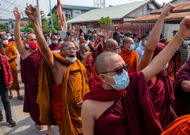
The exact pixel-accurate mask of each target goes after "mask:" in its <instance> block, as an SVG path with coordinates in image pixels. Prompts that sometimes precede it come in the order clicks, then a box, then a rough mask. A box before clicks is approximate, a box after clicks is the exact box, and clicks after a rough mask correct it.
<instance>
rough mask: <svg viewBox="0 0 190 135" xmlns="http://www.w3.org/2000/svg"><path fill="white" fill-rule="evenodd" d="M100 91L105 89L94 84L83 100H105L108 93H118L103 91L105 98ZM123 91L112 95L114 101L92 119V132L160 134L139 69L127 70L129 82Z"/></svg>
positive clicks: (134, 134) (159, 125) (111, 134)
mask: <svg viewBox="0 0 190 135" xmlns="http://www.w3.org/2000/svg"><path fill="white" fill-rule="evenodd" d="M95 91H97V93H96V92H95ZM104 91H106V90H104V89H103V88H100V87H96V89H94V91H91V92H90V93H89V94H87V95H86V96H85V100H86V99H91V100H97V101H101V102H104V101H105V102H106V101H109V100H107V99H109V96H111V97H113V96H115V97H118V95H119V94H121V93H119V94H116V93H115V92H111V90H109V91H110V92H109V93H110V95H107V97H108V98H107V99H106V97H105V95H102V94H100V93H101V92H103V93H104ZM123 91H124V92H123V93H122V95H120V96H119V97H118V98H115V103H114V104H113V105H112V106H111V107H110V108H108V109H107V110H106V111H105V112H103V114H102V115H101V116H100V117H99V118H98V119H97V120H96V121H95V129H94V134H95V135H160V133H161V132H162V130H163V129H162V126H161V124H160V122H159V120H158V118H157V116H156V113H155V111H154V107H153V103H152V98H151V93H150V89H149V88H148V86H147V84H146V82H145V80H144V75H143V73H133V74H131V76H130V84H129V86H128V88H127V89H126V90H123ZM117 92H120V91H117ZM106 93H108V92H106ZM95 95H96V96H97V97H96V96H95Z"/></svg>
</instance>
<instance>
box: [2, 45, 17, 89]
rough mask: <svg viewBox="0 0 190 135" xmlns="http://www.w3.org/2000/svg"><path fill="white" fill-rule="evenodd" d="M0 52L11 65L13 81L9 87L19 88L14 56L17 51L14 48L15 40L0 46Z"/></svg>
mask: <svg viewBox="0 0 190 135" xmlns="http://www.w3.org/2000/svg"><path fill="white" fill-rule="evenodd" d="M0 53H1V54H2V55H5V56H7V57H8V59H9V63H10V66H11V72H12V76H13V83H12V86H11V88H10V89H13V90H19V89H20V86H19V82H18V72H17V64H16V61H15V60H16V58H17V52H16V48H15V42H13V41H10V42H9V43H8V44H7V45H4V46H3V48H1V47H0Z"/></svg>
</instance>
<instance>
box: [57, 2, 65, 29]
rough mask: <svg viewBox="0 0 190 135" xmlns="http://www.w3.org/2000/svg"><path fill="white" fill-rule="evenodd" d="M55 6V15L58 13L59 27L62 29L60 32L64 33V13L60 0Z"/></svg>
mask: <svg viewBox="0 0 190 135" xmlns="http://www.w3.org/2000/svg"><path fill="white" fill-rule="evenodd" d="M57 5H58V10H57V11H58V12H57V13H58V16H59V19H60V22H61V27H62V30H63V31H65V32H66V31H67V21H66V17H65V14H64V11H63V9H62V4H61V0H57Z"/></svg>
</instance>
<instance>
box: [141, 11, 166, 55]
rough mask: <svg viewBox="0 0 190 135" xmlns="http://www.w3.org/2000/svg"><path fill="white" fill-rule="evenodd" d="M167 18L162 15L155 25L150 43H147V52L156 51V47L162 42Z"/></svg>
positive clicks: (149, 39) (149, 37)
mask: <svg viewBox="0 0 190 135" xmlns="http://www.w3.org/2000/svg"><path fill="white" fill-rule="evenodd" d="M165 17H166V16H164V15H160V17H159V19H158V20H157V22H156V24H155V25H154V27H153V29H152V31H151V33H150V35H149V36H148V42H147V46H146V47H145V51H146V49H147V50H152V51H154V49H155V47H156V45H157V44H158V42H159V40H160V35H161V33H162V29H163V26H164V20H165Z"/></svg>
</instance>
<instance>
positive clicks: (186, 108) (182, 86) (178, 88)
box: [174, 59, 190, 116]
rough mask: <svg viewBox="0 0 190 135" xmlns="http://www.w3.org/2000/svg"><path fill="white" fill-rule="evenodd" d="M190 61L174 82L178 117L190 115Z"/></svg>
mask: <svg viewBox="0 0 190 135" xmlns="http://www.w3.org/2000/svg"><path fill="white" fill-rule="evenodd" d="M189 86H190V59H189V60H188V61H187V62H186V63H185V64H184V65H183V66H182V67H181V68H180V69H179V71H178V73H177V75H176V81H175V82H174V89H175V97H176V100H175V104H174V109H175V111H176V113H177V115H178V116H181V115H185V114H189V113H190V87H189Z"/></svg>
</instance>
